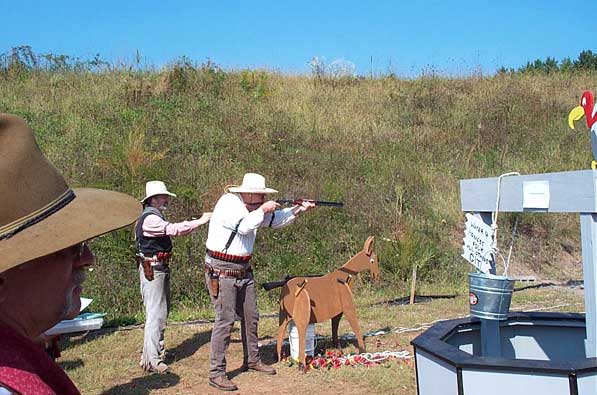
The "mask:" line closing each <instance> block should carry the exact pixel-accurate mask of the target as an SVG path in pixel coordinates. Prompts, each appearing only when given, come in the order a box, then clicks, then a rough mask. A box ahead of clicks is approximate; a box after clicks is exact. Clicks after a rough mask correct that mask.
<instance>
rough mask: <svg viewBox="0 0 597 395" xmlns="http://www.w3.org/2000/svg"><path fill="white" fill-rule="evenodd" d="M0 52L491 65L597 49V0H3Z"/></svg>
mask: <svg viewBox="0 0 597 395" xmlns="http://www.w3.org/2000/svg"><path fill="white" fill-rule="evenodd" d="M0 15H2V23H0V43H1V45H0V52H5V51H7V50H9V49H10V48H12V47H14V46H18V45H30V46H32V47H33V49H34V51H36V52H38V53H49V52H51V53H54V54H65V55H70V56H75V57H79V58H83V59H87V58H91V57H93V56H94V55H95V54H97V53H99V54H100V57H101V58H102V59H106V60H109V61H112V62H117V61H122V62H127V63H132V62H133V59H134V58H135V53H136V52H137V51H138V52H139V54H140V55H141V58H142V60H143V63H144V64H145V65H150V66H156V67H162V66H163V65H165V64H168V63H170V62H172V61H174V60H175V59H177V58H179V57H181V56H183V55H185V56H187V57H189V58H190V59H192V60H193V61H196V62H199V63H200V62H204V61H206V60H207V59H211V60H212V61H213V62H215V63H217V64H218V65H220V66H222V67H224V68H226V69H244V68H266V69H270V70H277V71H282V72H288V73H309V72H310V66H309V62H310V60H311V59H312V58H313V57H319V58H323V59H325V61H324V62H325V63H326V64H329V63H331V62H333V61H334V60H338V59H340V60H343V61H346V62H352V63H353V64H354V65H355V68H356V72H357V73H358V74H369V73H370V72H371V71H373V72H374V73H375V74H379V73H387V72H388V71H390V70H391V71H393V72H395V73H396V74H397V75H399V76H417V75H419V74H420V73H421V72H422V70H427V71H429V70H435V71H438V72H441V73H444V74H448V75H469V74H471V73H474V72H478V71H482V72H483V73H484V74H490V73H493V72H494V71H495V70H496V69H497V68H499V67H500V66H506V67H514V68H517V67H520V66H522V65H524V64H525V63H526V62H527V61H529V60H534V59H537V58H541V59H544V58H545V57H547V56H551V57H555V58H556V59H557V60H561V59H563V58H564V57H570V58H572V59H575V58H576V57H577V56H578V54H579V53H580V51H582V50H585V49H590V50H593V52H597V34H596V33H597V28H596V26H597V24H596V23H595V17H596V16H597V1H560V0H554V1H547V0H544V1H525V0H518V1H510V0H501V1H482V0H479V1H420V2H418V1H408V2H401V1H398V0H395V1H368V2H367V1H348V0H347V1H323V0H319V1H317V2H316V1H294V2H284V1H256V0H255V1H225V0H219V1H209V2H205V1H192V2H191V1H167V0H162V1H133V0H121V1H112V0H102V1H93V2H92V1H81V0H79V1H77V2H75V1H63V0H53V1H44V2H42V1H28V0H21V1H18V2H17V1H12V0H11V1H7V0H0Z"/></svg>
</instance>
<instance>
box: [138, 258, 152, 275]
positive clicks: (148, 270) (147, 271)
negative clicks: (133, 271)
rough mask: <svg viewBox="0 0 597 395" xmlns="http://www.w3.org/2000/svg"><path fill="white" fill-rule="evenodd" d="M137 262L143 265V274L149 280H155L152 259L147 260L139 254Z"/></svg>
mask: <svg viewBox="0 0 597 395" xmlns="http://www.w3.org/2000/svg"><path fill="white" fill-rule="evenodd" d="M137 263H138V264H139V265H141V266H143V275H144V276H145V278H146V279H147V281H153V267H152V266H151V261H147V260H145V259H144V258H143V257H140V256H137Z"/></svg>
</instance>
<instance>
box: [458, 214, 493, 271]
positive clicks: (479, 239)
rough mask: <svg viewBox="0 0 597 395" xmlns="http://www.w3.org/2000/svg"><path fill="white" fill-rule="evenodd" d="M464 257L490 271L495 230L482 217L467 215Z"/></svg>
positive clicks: (477, 266)
mask: <svg viewBox="0 0 597 395" xmlns="http://www.w3.org/2000/svg"><path fill="white" fill-rule="evenodd" d="M464 225H465V228H464V239H463V241H464V244H463V245H462V250H463V252H462V257H463V258H464V259H466V260H467V261H469V262H470V263H471V264H472V265H473V266H475V267H476V268H477V269H479V270H480V271H481V272H483V273H489V270H490V269H491V263H492V255H491V254H490V252H491V251H492V244H493V235H494V233H495V232H494V230H493V229H491V226H489V225H487V224H486V223H485V222H483V221H482V220H481V219H480V218H477V217H475V216H473V215H471V214H467V215H466V222H465V224H464Z"/></svg>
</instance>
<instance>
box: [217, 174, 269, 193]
mask: <svg viewBox="0 0 597 395" xmlns="http://www.w3.org/2000/svg"><path fill="white" fill-rule="evenodd" d="M226 189H227V190H228V192H232V193H277V192H278V191H276V190H275V189H272V188H267V187H266V186H265V178H264V177H263V176H262V175H261V174H257V173H247V174H245V176H244V177H243V183H242V184H240V186H237V185H233V186H230V187H227V188H226Z"/></svg>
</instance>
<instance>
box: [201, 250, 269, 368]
mask: <svg viewBox="0 0 597 395" xmlns="http://www.w3.org/2000/svg"><path fill="white" fill-rule="evenodd" d="M206 264H208V265H210V266H211V267H213V268H216V269H240V268H244V267H243V266H241V265H234V264H230V263H227V262H222V261H219V260H217V259H213V258H209V257H206ZM235 266H236V267H235ZM248 276H249V277H248V278H242V279H238V278H231V277H220V279H219V280H220V290H219V294H218V297H217V298H214V297H213V295H211V292H210V298H211V303H212V305H213V307H214V309H215V312H216V318H215V322H214V327H213V330H212V332H211V351H210V355H209V377H210V378H215V377H218V376H223V375H225V374H226V351H227V350H228V346H229V345H230V332H231V331H232V326H233V325H234V320H235V318H236V317H239V318H240V329H241V338H242V344H243V363H244V364H254V363H257V362H259V353H258V352H259V346H258V344H257V341H258V335H257V330H258V324H259V311H258V310H257V292H256V289H255V282H254V281H253V274H252V273H249V274H248ZM205 282H206V285H207V289H208V292H209V289H210V287H209V275H208V274H206V275H205Z"/></svg>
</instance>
